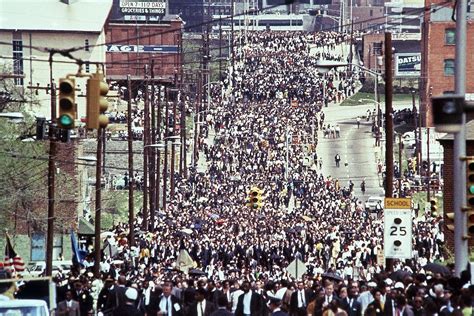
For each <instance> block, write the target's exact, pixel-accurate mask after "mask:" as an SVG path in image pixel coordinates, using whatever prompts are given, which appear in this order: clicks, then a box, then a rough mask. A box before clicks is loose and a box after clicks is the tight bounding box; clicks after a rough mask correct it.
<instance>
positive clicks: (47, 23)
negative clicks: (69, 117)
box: [0, 0, 112, 262]
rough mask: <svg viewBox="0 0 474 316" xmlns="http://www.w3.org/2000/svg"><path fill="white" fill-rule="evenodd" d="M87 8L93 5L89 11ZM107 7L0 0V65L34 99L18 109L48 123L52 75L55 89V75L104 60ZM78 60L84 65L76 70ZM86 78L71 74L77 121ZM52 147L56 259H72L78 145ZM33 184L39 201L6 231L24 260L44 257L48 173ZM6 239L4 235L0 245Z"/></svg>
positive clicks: (100, 2) (78, 211) (85, 0)
mask: <svg viewBox="0 0 474 316" xmlns="http://www.w3.org/2000/svg"><path fill="white" fill-rule="evenodd" d="M91 6H94V10H90V8H91ZM111 6H112V0H75V1H74V0H69V1H68V0H42V1H34V0H31V1H29V0H23V1H16V0H0V7H2V18H1V19H0V41H1V42H4V43H11V44H10V45H0V56H1V57H0V66H1V67H2V68H3V69H2V71H0V72H2V73H6V74H7V75H9V74H12V75H14V76H15V78H12V79H6V80H11V81H12V82H11V83H12V84H13V86H15V89H16V90H17V91H21V93H22V94H23V95H25V96H29V97H30V96H31V99H33V100H34V102H31V103H29V102H28V103H23V104H22V110H24V111H25V112H29V113H30V114H31V115H34V116H41V117H45V118H46V119H47V120H50V119H51V118H52V117H51V116H52V111H51V110H52V109H51V86H50V82H51V79H52V81H53V82H54V84H55V85H56V86H57V84H58V82H59V79H60V78H63V77H66V76H67V75H69V74H72V75H77V74H78V72H79V71H81V72H82V75H87V74H90V73H93V72H95V71H96V68H97V66H96V65H104V64H105V55H106V54H105V52H106V46H105V33H104V25H105V24H106V21H107V17H108V16H109V12H110V10H111ZM25 7H27V8H28V10H25ZM39 12H40V13H41V14H38V13H39ZM68 53H69V54H70V56H69V55H68ZM50 58H51V60H52V63H51V66H50V62H49V59H50ZM79 64H82V68H81V69H80V67H79ZM100 67H101V66H100ZM86 80H87V78H85V77H76V81H75V84H76V97H75V103H76V104H77V110H78V111H77V112H78V114H77V120H79V119H81V118H82V117H83V116H85V114H86V98H85V97H83V96H85V93H86ZM56 112H57V108H56ZM45 146H46V144H45ZM57 147H58V148H57V152H56V155H55V159H56V171H57V173H56V190H55V191H56V196H55V214H56V216H55V228H54V234H55V238H54V244H53V248H54V250H53V259H54V260H56V259H57V258H58V257H60V255H62V256H64V258H70V257H71V256H70V244H71V243H70V240H69V232H70V230H71V229H72V230H74V231H77V230H78V228H79V223H80V221H81V219H82V212H83V208H84V203H83V202H84V201H83V199H82V197H83V194H82V192H81V191H82V189H83V188H84V185H83V183H81V182H82V180H83V179H82V178H81V177H80V176H79V173H80V170H79V169H78V165H76V163H75V162H76V161H77V158H78V156H79V155H78V151H79V147H80V146H78V145H77V143H76V142H69V143H58V146H57ZM71 162H72V163H71ZM35 189H36V190H37V196H36V199H35V201H36V202H34V203H33V204H32V205H31V207H28V208H27V211H26V212H25V208H18V209H15V210H12V212H13V213H14V216H13V217H12V221H14V231H10V232H9V233H10V235H11V236H12V237H13V242H14V243H15V250H16V251H17V252H18V253H20V255H21V256H22V258H23V259H24V260H25V261H26V262H28V261H42V260H45V249H46V232H47V219H48V214H47V210H48V203H47V201H48V199H47V196H48V195H47V182H46V172H45V174H43V181H41V182H39V183H38V184H37V186H36V188H35ZM3 242H4V239H3V234H2V236H0V248H1V249H3V248H2V247H3Z"/></svg>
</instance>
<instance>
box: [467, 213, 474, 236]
mask: <svg viewBox="0 0 474 316" xmlns="http://www.w3.org/2000/svg"><path fill="white" fill-rule="evenodd" d="M467 235H468V236H471V238H473V237H474V211H467Z"/></svg>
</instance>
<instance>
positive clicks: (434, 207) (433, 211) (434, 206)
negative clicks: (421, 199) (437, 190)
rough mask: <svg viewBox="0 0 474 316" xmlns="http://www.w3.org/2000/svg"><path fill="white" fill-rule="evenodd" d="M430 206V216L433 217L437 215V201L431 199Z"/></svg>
mask: <svg viewBox="0 0 474 316" xmlns="http://www.w3.org/2000/svg"><path fill="white" fill-rule="evenodd" d="M430 204H431V206H430V210H431V216H433V217H434V216H436V215H437V214H438V201H437V200H436V199H431V200H430Z"/></svg>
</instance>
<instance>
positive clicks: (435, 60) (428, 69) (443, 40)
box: [420, 0, 474, 126]
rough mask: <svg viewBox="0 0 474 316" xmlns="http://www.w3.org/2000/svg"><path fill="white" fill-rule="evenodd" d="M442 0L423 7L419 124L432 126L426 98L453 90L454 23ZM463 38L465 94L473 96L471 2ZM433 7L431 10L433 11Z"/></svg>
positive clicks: (473, 14) (473, 21) (473, 23)
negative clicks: (464, 43) (420, 114)
mask: <svg viewBox="0 0 474 316" xmlns="http://www.w3.org/2000/svg"><path fill="white" fill-rule="evenodd" d="M442 4H443V2H442V1H439V0H437V1H430V2H428V1H426V2H425V5H426V6H428V7H430V8H432V9H436V10H430V11H427V13H426V15H425V18H424V21H423V27H422V34H423V35H422V41H421V43H422V64H421V89H420V91H421V94H420V95H421V113H422V114H423V124H424V125H425V126H433V114H432V111H431V103H430V98H431V97H432V96H440V95H443V94H447V93H452V92H453V91H454V64H455V60H454V58H455V49H456V23H455V22H453V21H452V19H451V17H452V14H453V7H452V6H451V5H450V6H446V5H444V6H443V5H442ZM469 10H470V12H469V13H468V21H467V42H466V56H467V58H466V94H467V95H466V97H467V98H470V99H473V97H474V58H472V56H474V6H470V7H469ZM433 11H434V12H433Z"/></svg>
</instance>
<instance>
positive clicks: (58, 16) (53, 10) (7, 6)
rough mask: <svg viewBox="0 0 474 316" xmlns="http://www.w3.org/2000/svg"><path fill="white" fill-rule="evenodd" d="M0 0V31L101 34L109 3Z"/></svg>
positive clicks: (93, 0) (109, 0) (105, 0)
mask: <svg viewBox="0 0 474 316" xmlns="http://www.w3.org/2000/svg"><path fill="white" fill-rule="evenodd" d="M71 2H72V3H71V4H65V3H63V2H61V1H60V0H40V1H39V0H0V11H1V12H2V13H1V14H0V30H21V31H23V30H25V31H58V32H68V31H69V32H92V33H100V32H101V31H102V29H103V27H104V24H105V22H106V20H107V17H108V15H109V12H110V9H111V7H112V0H75V1H71Z"/></svg>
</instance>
